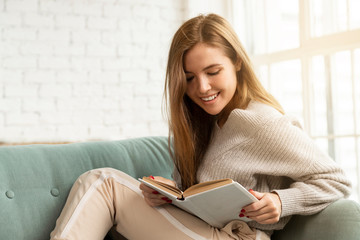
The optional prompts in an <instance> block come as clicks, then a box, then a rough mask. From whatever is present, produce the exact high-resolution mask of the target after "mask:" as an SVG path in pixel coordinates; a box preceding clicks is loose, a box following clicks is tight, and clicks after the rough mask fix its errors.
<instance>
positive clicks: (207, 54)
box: [184, 43, 237, 115]
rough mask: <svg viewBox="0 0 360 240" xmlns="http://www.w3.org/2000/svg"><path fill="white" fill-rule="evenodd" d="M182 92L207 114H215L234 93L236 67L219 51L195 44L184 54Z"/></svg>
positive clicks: (202, 44) (215, 48) (201, 44)
mask: <svg viewBox="0 0 360 240" xmlns="http://www.w3.org/2000/svg"><path fill="white" fill-rule="evenodd" d="M184 70H185V74H186V80H187V88H186V94H187V95H188V96H189V98H190V99H191V100H192V101H193V102H194V103H196V104H197V105H198V106H199V107H201V108H202V109H203V110H204V111H205V112H207V113H208V114H211V115H217V114H219V113H220V112H221V111H222V110H223V109H224V108H225V106H226V105H227V104H228V103H229V102H230V101H231V99H232V97H233V96H234V93H235V90H236V86H237V78H236V70H237V69H236V67H235V65H234V64H233V62H232V61H231V60H230V58H228V57H227V56H226V55H225V54H224V52H223V50H221V49H220V48H218V47H213V46H210V45H208V44H205V43H198V44H196V45H195V46H194V47H192V48H191V49H190V50H189V51H188V52H187V53H186V54H185V56H184Z"/></svg>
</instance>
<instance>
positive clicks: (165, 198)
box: [161, 197, 169, 201]
mask: <svg viewBox="0 0 360 240" xmlns="http://www.w3.org/2000/svg"><path fill="white" fill-rule="evenodd" d="M161 199H162V200H164V201H168V200H169V199H168V198H167V197H162V198H161Z"/></svg>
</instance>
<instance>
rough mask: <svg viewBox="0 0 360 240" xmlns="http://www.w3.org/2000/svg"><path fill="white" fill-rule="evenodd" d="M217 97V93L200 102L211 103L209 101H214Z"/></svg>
mask: <svg viewBox="0 0 360 240" xmlns="http://www.w3.org/2000/svg"><path fill="white" fill-rule="evenodd" d="M218 95H219V93H216V94H214V95H212V96H210V97H206V98H201V100H203V101H205V102H208V101H211V100H214V99H215V98H216V97H217V96H218Z"/></svg>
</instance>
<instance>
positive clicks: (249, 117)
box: [224, 101, 283, 134]
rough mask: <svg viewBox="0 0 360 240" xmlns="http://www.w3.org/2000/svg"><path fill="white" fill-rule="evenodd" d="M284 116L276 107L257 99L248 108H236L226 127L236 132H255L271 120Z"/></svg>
mask: <svg viewBox="0 0 360 240" xmlns="http://www.w3.org/2000/svg"><path fill="white" fill-rule="evenodd" d="M282 117H283V114H281V113H280V112H279V111H277V110H276V109H275V108H273V107H271V106H269V105H267V104H264V103H260V102H256V101H251V102H250V103H249V105H248V106H247V108H246V109H239V108H237V109H234V110H233V111H232V112H231V113H230V115H229V118H228V120H227V121H226V123H225V125H224V128H228V129H232V130H234V131H235V132H237V131H236V130H238V131H241V132H246V133H248V134H254V133H255V132H257V131H258V130H259V129H261V128H263V127H264V126H265V125H267V124H268V123H269V122H272V121H275V120H277V119H280V118H282Z"/></svg>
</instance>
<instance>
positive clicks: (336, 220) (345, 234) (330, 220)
mask: <svg viewBox="0 0 360 240" xmlns="http://www.w3.org/2000/svg"><path fill="white" fill-rule="evenodd" d="M359 236H360V204H359V203H357V202H355V201H352V200H346V199H341V200H338V201H336V202H334V203H332V204H331V205H329V206H328V207H327V208H325V209H324V210H323V211H321V212H320V213H317V214H315V215H311V216H293V217H292V219H291V220H290V222H289V223H288V224H287V225H286V226H285V228H284V229H283V230H280V231H275V233H274V234H273V236H272V238H271V239H275V240H285V239H287V240H288V239H292V240H311V239H316V240H339V239H346V240H351V239H359Z"/></svg>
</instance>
